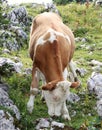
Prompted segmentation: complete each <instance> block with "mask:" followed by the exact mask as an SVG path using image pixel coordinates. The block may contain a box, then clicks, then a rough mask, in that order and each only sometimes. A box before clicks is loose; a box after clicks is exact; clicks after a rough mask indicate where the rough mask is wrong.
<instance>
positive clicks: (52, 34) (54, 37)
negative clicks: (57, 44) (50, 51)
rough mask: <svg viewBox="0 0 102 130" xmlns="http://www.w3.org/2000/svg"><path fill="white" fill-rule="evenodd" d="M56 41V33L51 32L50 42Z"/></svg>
mask: <svg viewBox="0 0 102 130" xmlns="http://www.w3.org/2000/svg"><path fill="white" fill-rule="evenodd" d="M55 40H56V35H55V33H54V32H50V38H49V39H48V41H49V42H51V43H53V42H54V41H55Z"/></svg>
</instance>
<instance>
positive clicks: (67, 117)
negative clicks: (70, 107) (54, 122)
mask: <svg viewBox="0 0 102 130" xmlns="http://www.w3.org/2000/svg"><path fill="white" fill-rule="evenodd" d="M62 118H63V119H64V120H69V121H70V120H71V118H70V116H69V115H68V114H64V115H63V116H62Z"/></svg>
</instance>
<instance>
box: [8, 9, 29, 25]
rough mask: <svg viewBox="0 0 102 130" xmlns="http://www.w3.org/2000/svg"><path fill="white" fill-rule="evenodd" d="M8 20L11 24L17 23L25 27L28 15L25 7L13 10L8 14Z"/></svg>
mask: <svg viewBox="0 0 102 130" xmlns="http://www.w3.org/2000/svg"><path fill="white" fill-rule="evenodd" d="M8 19H9V20H10V21H11V22H12V23H18V24H23V25H27V24H28V13H27V11H26V8H25V7H19V8H15V9H13V10H12V11H11V12H9V13H8Z"/></svg>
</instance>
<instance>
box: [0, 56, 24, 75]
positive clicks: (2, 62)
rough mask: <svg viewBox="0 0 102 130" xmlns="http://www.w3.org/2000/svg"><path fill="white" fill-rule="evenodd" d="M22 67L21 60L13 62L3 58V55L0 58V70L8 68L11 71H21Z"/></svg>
mask: <svg viewBox="0 0 102 130" xmlns="http://www.w3.org/2000/svg"><path fill="white" fill-rule="evenodd" d="M6 66H8V68H5V67H6ZM3 67H4V69H3ZM22 67H23V64H22V63H21V62H17V63H15V62H14V61H12V60H11V59H9V58H3V57H1V58H0V68H2V69H0V71H6V70H7V69H9V71H10V72H11V73H12V72H14V71H15V72H17V73H21V69H22ZM1 73H2V72H1Z"/></svg>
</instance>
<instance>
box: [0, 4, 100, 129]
mask: <svg viewBox="0 0 102 130" xmlns="http://www.w3.org/2000/svg"><path fill="white" fill-rule="evenodd" d="M26 7H27V11H28V14H29V15H31V16H32V17H34V16H35V15H36V14H38V13H39V12H41V11H42V8H40V9H38V10H37V9H36V8H33V7H32V8H30V6H27V5H26ZM58 10H59V11H60V13H61V16H62V19H63V21H64V23H65V24H66V25H68V26H69V27H70V28H71V29H72V30H73V33H74V34H75V37H81V38H86V39H87V42H86V43H83V42H77V43H76V50H75V54H74V57H73V59H74V61H77V62H78V67H81V68H85V69H86V70H87V71H88V73H87V74H86V75H85V76H84V77H79V79H80V80H81V81H82V86H81V88H80V89H78V90H71V91H74V92H75V93H77V94H78V95H79V96H80V98H81V100H80V101H79V102H77V103H68V104H67V105H68V107H69V113H70V115H71V119H72V120H71V121H69V122H68V121H64V120H63V119H61V118H58V119H56V120H57V121H61V122H64V123H65V124H66V125H69V126H72V127H73V128H74V129H75V130H86V128H88V129H89V130H101V129H102V121H101V120H100V118H99V117H98V115H97V112H96V110H95V107H96V98H95V95H89V93H88V90H87V79H88V78H89V77H90V76H91V73H92V68H91V66H90V65H89V62H90V61H91V60H93V59H95V60H98V61H100V62H102V57H101V51H102V8H101V7H93V6H92V5H90V6H89V8H88V9H87V8H86V6H85V5H80V4H75V3H71V4H68V5H65V6H58ZM83 44H86V46H92V47H93V50H92V53H93V54H92V55H89V52H90V50H87V49H85V48H82V47H81V45H83ZM94 44H95V46H93V45H94ZM1 56H4V57H9V58H11V59H12V57H14V56H17V57H19V58H20V60H21V61H22V63H23V64H24V68H27V67H30V68H31V67H32V61H31V60H30V58H29V55H28V49H27V48H25V49H21V50H20V51H18V52H11V54H3V55H1ZM5 80H6V81H7V82H8V84H9V85H10V91H9V95H10V98H11V99H12V100H13V101H14V103H15V104H16V105H17V107H18V108H19V110H20V113H21V120H20V122H17V124H16V125H17V126H19V128H21V130H34V128H35V120H36V119H38V118H42V117H43V118H49V115H48V114H47V106H46V104H43V103H42V102H41V100H40V95H38V96H37V98H36V100H35V105H34V111H33V113H32V114H31V115H30V114H29V113H28V112H27V109H26V104H27V101H28V99H29V89H30V88H29V87H30V83H31V75H20V74H13V75H12V76H11V77H8V78H7V77H5ZM83 92H84V93H85V94H82V93H83ZM74 111H76V114H75V116H72V115H73V113H74Z"/></svg>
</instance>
